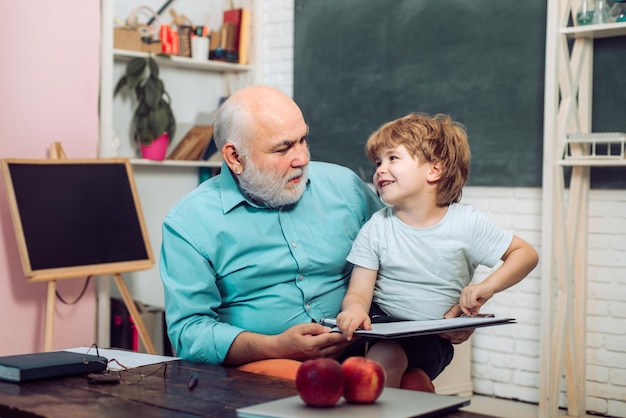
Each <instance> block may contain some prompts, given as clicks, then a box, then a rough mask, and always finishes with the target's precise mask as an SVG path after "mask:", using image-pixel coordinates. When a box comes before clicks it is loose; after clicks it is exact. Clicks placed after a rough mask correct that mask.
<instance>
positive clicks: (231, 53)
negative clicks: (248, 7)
mask: <svg viewBox="0 0 626 418" xmlns="http://www.w3.org/2000/svg"><path fill="white" fill-rule="evenodd" d="M242 10H243V9H229V10H224V26H226V27H227V32H228V35H227V36H228V41H227V42H226V45H223V47H225V48H226V50H227V60H228V61H233V62H240V60H239V52H240V49H239V41H240V34H241V15H242V13H241V12H242Z"/></svg>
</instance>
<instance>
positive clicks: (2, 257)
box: [0, 0, 100, 355]
mask: <svg viewBox="0 0 626 418" xmlns="http://www.w3.org/2000/svg"><path fill="white" fill-rule="evenodd" d="M0 39H2V41H3V42H4V47H3V48H2V52H1V54H2V58H1V60H2V62H1V64H0V98H1V100H2V101H1V102H0V158H46V157H47V156H48V150H49V147H50V144H51V143H52V142H54V141H60V142H61V144H62V146H63V149H64V150H65V154H66V155H67V157H68V158H94V157H96V156H97V146H98V88H99V86H98V84H99V65H100V62H99V46H100V2H99V1H83V0H57V1H52V2H51V1H48V0H31V1H2V2H0ZM57 283H58V290H59V292H60V293H61V295H62V296H63V297H64V299H66V300H68V301H71V300H74V299H75V298H76V296H77V295H78V294H79V292H80V290H81V289H82V286H83V284H84V280H83V279H71V280H60V281H58V282H57ZM45 305H46V284H45V283H29V282H28V281H27V279H26V278H25V277H24V274H23V271H22V266H21V261H20V257H19V253H18V250H17V248H16V241H15V235H14V232H13V224H12V222H11V217H10V214H9V208H8V203H7V196H6V187H5V183H4V178H2V180H1V181H0V318H1V320H0V324H1V325H0V355H9V354H17V353H27V352H35V351H43V349H44V337H43V336H44V319H45ZM95 312H96V310H95V297H94V286H93V283H92V284H91V285H90V288H89V289H88V291H87V293H86V295H85V297H84V298H83V299H82V300H81V301H80V302H79V303H78V304H76V305H71V306H69V305H63V304H61V303H60V301H57V303H56V316H55V329H54V337H53V349H62V348H69V347H77V346H85V345H86V346H89V345H90V344H91V343H93V342H94V340H95Z"/></svg>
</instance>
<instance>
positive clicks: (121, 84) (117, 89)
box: [113, 76, 128, 96]
mask: <svg viewBox="0 0 626 418" xmlns="http://www.w3.org/2000/svg"><path fill="white" fill-rule="evenodd" d="M127 80H128V77H126V76H123V77H122V78H120V79H119V80H118V81H117V84H116V85H115V90H113V95H114V96H115V95H116V94H118V93H119V92H120V90H122V89H123V88H124V87H126V81H127Z"/></svg>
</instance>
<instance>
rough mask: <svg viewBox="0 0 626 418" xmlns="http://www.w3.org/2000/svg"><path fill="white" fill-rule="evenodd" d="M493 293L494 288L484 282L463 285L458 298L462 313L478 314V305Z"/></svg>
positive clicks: (481, 304) (483, 302)
mask: <svg viewBox="0 0 626 418" xmlns="http://www.w3.org/2000/svg"><path fill="white" fill-rule="evenodd" d="M494 293H495V292H494V289H493V288H492V287H491V286H489V285H488V284H487V283H484V282H483V283H478V284H473V285H469V286H467V287H465V288H464V289H463V291H462V292H461V297H460V298H459V304H460V305H461V309H462V310H463V313H464V314H465V315H467V316H475V315H478V312H479V311H480V307H481V306H483V305H484V304H485V302H487V301H488V300H489V299H491V297H492V296H493V294H494Z"/></svg>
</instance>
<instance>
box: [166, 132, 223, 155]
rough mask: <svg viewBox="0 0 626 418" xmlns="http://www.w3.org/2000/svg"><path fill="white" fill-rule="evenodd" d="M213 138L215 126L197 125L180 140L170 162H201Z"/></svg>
mask: <svg viewBox="0 0 626 418" xmlns="http://www.w3.org/2000/svg"><path fill="white" fill-rule="evenodd" d="M212 138H213V125H195V126H193V127H192V128H191V129H190V130H189V131H187V133H186V134H185V136H184V137H183V138H182V139H181V140H180V142H179V143H178V145H177V146H176V148H174V150H173V151H172V152H171V153H170V155H169V156H168V157H167V159H168V160H199V159H201V157H202V152H203V151H204V149H205V148H206V147H207V146H208V145H209V143H210V142H211V139H212Z"/></svg>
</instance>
